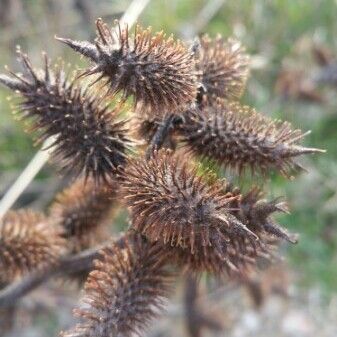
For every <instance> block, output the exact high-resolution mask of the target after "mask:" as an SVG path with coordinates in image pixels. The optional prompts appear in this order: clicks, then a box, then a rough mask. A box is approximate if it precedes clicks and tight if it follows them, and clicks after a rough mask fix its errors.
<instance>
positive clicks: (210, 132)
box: [180, 101, 324, 177]
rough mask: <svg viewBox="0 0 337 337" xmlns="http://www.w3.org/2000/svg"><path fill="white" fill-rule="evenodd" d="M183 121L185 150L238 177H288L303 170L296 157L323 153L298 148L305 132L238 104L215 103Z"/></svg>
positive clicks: (196, 111) (185, 117) (199, 109)
mask: <svg viewBox="0 0 337 337" xmlns="http://www.w3.org/2000/svg"><path fill="white" fill-rule="evenodd" d="M184 119H185V122H184V123H183V124H182V126H181V128H180V133H181V136H182V141H183V142H184V143H185V144H186V146H187V148H188V150H189V151H190V152H192V153H194V154H196V155H199V156H201V157H205V158H210V159H213V160H215V161H216V162H217V163H218V164H220V165H222V166H224V167H230V168H233V169H235V170H236V171H238V173H239V174H241V173H242V172H243V171H245V170H247V169H250V171H251V172H252V173H255V172H256V171H259V172H262V173H263V174H267V173H268V172H269V171H271V170H275V171H278V172H280V173H281V174H282V175H283V176H285V177H290V175H291V173H293V172H294V171H295V172H296V171H298V170H301V169H302V166H301V165H300V164H299V163H298V162H296V161H295V159H296V157H298V156H300V155H303V154H311V153H317V152H324V151H323V150H320V149H315V148H306V147H302V146H300V145H298V142H299V141H300V140H301V139H302V138H303V137H304V136H305V135H306V134H307V133H302V131H301V130H299V129H292V127H291V124H290V123H288V122H281V121H277V120H272V119H270V118H268V117H266V116H263V115H261V114H259V113H257V112H256V111H255V110H254V109H252V108H250V107H248V106H241V105H240V104H239V103H234V102H231V103H229V102H225V101H217V103H215V104H212V105H207V106H206V105H205V106H203V107H202V108H195V109H190V110H188V111H187V112H186V113H185V114H184Z"/></svg>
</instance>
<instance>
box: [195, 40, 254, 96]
mask: <svg viewBox="0 0 337 337" xmlns="http://www.w3.org/2000/svg"><path fill="white" fill-rule="evenodd" d="M196 67H197V71H198V74H199V75H198V76H199V77H198V80H199V82H200V83H201V85H202V86H201V88H200V93H199V97H202V96H203V95H204V94H205V95H207V97H208V98H210V99H214V98H215V97H221V98H224V99H235V98H239V97H240V96H241V95H242V93H243V90H244V88H245V85H246V81H247V78H248V74H249V57H248V55H247V54H246V53H245V49H244V48H243V47H242V46H241V44H240V42H239V41H237V40H234V39H228V40H227V41H225V40H224V39H223V38H222V37H221V36H220V35H218V36H217V37H216V38H215V39H210V38H209V37H208V36H207V35H205V36H203V37H202V38H201V39H200V50H199V53H198V55H197V62H196Z"/></svg>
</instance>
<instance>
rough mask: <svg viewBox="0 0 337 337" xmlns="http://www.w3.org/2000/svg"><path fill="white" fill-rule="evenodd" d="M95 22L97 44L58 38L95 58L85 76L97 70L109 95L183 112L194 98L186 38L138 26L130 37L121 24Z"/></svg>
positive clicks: (160, 111)
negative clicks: (112, 94)
mask: <svg viewBox="0 0 337 337" xmlns="http://www.w3.org/2000/svg"><path fill="white" fill-rule="evenodd" d="M96 26H97V34H98V38H97V40H96V43H95V44H92V43H89V42H84V41H73V40H70V39H61V38H57V39H58V40H60V41H61V42H63V43H65V44H66V45H68V46H69V47H71V48H72V49H73V50H75V51H76V52H78V53H80V54H82V55H84V56H85V57H87V58H88V59H90V60H91V61H92V63H93V66H92V68H90V69H89V70H87V71H85V72H84V74H83V75H93V74H99V78H98V80H97V81H99V80H100V79H104V80H105V85H106V86H107V87H108V88H109V91H110V92H111V93H117V92H122V94H123V97H125V98H126V97H128V96H130V95H133V96H134V101H135V103H136V104H137V105H138V104H139V105H141V106H144V109H149V110H150V111H152V112H153V113H156V114H160V115H163V113H165V112H170V113H174V112H179V111H182V110H183V109H185V108H186V107H187V106H189V105H190V103H191V102H193V101H194V99H195V97H196V92H197V84H196V83H197V82H196V76H195V61H194V53H193V51H192V50H189V49H188V48H187V47H186V46H185V45H184V44H183V43H182V42H180V41H175V40H174V39H173V37H172V36H171V37H169V38H166V37H165V34H164V33H163V32H160V33H155V34H152V33H151V28H147V29H142V28H141V27H140V26H139V25H137V26H136V29H135V33H134V36H133V37H132V38H130V37H129V30H128V27H127V26H125V27H121V26H120V25H119V23H117V24H116V26H115V27H113V28H112V29H111V28H110V27H109V26H108V25H107V24H105V23H104V22H103V20H102V19H98V20H97V21H96ZM113 30H116V33H115V32H114V31H113Z"/></svg>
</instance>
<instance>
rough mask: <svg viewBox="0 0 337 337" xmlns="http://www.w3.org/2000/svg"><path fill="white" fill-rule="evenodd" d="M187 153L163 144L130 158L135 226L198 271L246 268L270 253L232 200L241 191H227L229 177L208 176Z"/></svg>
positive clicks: (129, 195) (129, 199) (128, 184)
mask: <svg viewBox="0 0 337 337" xmlns="http://www.w3.org/2000/svg"><path fill="white" fill-rule="evenodd" d="M184 159H186V158H184ZM184 159H183V157H182V156H174V155H172V153H170V151H168V150H161V151H159V152H157V153H155V154H154V156H153V157H152V158H151V159H150V160H148V161H146V160H144V159H142V158H141V159H132V160H130V161H129V162H128V164H127V166H126V168H125V171H124V172H123V174H124V175H123V183H122V185H123V186H122V190H123V192H122V193H123V195H124V199H125V201H126V203H127V205H128V206H129V209H130V213H131V219H132V228H134V229H135V230H136V231H139V232H140V233H142V234H144V235H145V236H146V237H147V239H148V240H150V241H152V242H159V243H161V244H163V246H165V249H168V250H169V251H172V252H174V256H175V257H176V258H177V259H178V261H179V262H180V261H183V264H185V265H188V266H189V267H190V266H192V267H193V268H194V270H195V271H198V272H200V271H210V272H213V273H215V274H220V273H224V272H231V271H235V272H241V271H243V270H245V269H246V265H247V264H248V262H249V263H254V262H255V257H257V256H259V255H261V254H262V253H263V254H264V255H265V254H268V252H265V251H266V250H267V248H266V247H265V244H264V242H263V241H260V239H259V237H258V236H257V235H256V234H255V233H254V232H253V231H251V230H250V229H249V228H248V227H247V226H246V225H244V224H242V223H241V222H240V221H239V220H238V219H237V218H236V217H235V216H234V215H233V209H232V208H231V207H232V206H231V205H233V204H235V200H236V199H239V198H240V196H239V195H235V196H234V195H233V194H232V193H230V192H225V190H226V184H225V183H224V182H223V181H214V180H213V181H212V182H210V181H207V179H205V175H204V176H203V177H201V176H200V175H198V174H197V171H196V169H195V168H191V166H190V165H189V164H187V162H186V160H184ZM235 206H236V205H235ZM193 268H191V269H193Z"/></svg>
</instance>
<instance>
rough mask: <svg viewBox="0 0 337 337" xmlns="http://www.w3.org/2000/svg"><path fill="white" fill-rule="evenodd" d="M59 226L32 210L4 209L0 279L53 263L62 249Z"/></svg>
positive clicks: (0, 226) (5, 280)
mask: <svg viewBox="0 0 337 337" xmlns="http://www.w3.org/2000/svg"><path fill="white" fill-rule="evenodd" d="M61 235H62V229H61V228H60V227H57V226H51V225H50V224H49V223H48V221H47V218H46V217H45V216H44V215H43V214H41V213H38V212H35V211H32V210H23V209H22V210H17V211H10V212H8V213H7V214H6V215H5V216H4V217H3V218H2V219H1V220H0V282H1V283H8V282H13V281H14V280H16V279H17V278H19V277H22V276H23V275H25V274H27V273H29V272H30V271H32V270H37V269H40V270H41V269H43V268H45V267H48V266H49V265H50V264H53V263H56V262H57V261H58V259H59V257H60V256H61V255H62V254H63V253H65V250H66V243H65V240H64V239H63V238H62V237H61Z"/></svg>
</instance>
